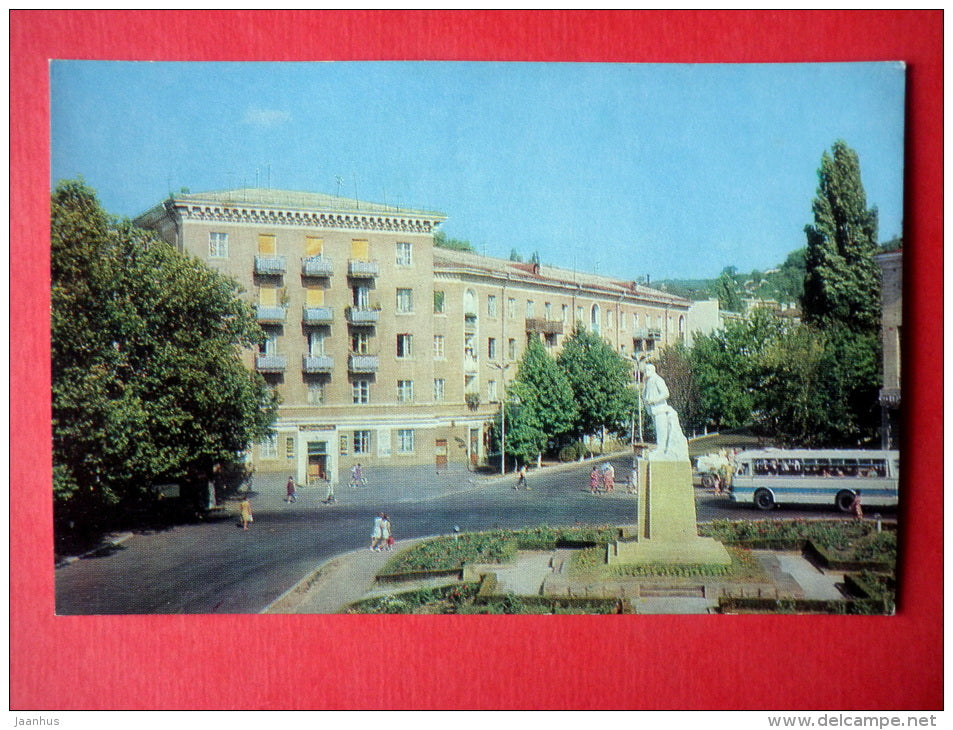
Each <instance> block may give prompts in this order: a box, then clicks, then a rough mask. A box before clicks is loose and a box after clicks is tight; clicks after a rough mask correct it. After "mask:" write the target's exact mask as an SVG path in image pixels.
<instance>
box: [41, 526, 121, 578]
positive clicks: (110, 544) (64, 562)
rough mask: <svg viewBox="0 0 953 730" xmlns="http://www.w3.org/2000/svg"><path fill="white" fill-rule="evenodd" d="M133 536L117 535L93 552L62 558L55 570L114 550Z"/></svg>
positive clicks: (55, 565) (56, 564) (88, 551)
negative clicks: (106, 550)
mask: <svg viewBox="0 0 953 730" xmlns="http://www.w3.org/2000/svg"><path fill="white" fill-rule="evenodd" d="M132 536H133V533H131V532H124V533H122V534H121V535H116V536H115V537H114V538H112V539H110V540H107V541H106V542H104V543H102V544H101V545H99V546H98V547H95V548H93V549H92V550H87V551H86V552H85V553H82V554H80V555H69V556H67V557H65V558H60V559H59V560H58V561H56V563H55V564H54V569H56V568H63V567H65V566H67V565H72V564H73V563H75V562H77V561H79V560H82V559H83V558H88V557H89V556H90V555H95V554H96V553H98V552H99V551H100V550H105V549H107V548H112V547H117V546H118V545H122V544H123V543H124V542H125V541H126V540H128V539H129V538H130V537H132Z"/></svg>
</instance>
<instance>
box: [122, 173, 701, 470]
mask: <svg viewBox="0 0 953 730" xmlns="http://www.w3.org/2000/svg"><path fill="white" fill-rule="evenodd" d="M444 219H445V217H444V216H443V215H441V214H439V213H434V212H428V211H422V210H411V209H405V208H398V207H395V206H384V205H378V204H373V203H366V202H363V201H356V200H353V199H345V198H338V197H334V196H328V195H321V194H312V193H300V192H290V191H278V190H270V189H240V190H231V191H224V192H215V193H199V194H182V195H177V196H174V197H172V198H170V199H169V200H167V201H165V202H163V203H161V204H160V205H157V206H156V207H154V208H153V209H151V210H150V211H148V212H147V213H145V214H143V215H142V216H140V217H139V219H137V223H138V224H139V225H141V226H143V227H147V228H151V229H154V230H156V231H157V232H158V233H159V235H160V236H161V237H162V238H163V239H164V240H166V241H168V242H169V243H171V244H173V245H174V246H176V248H178V249H179V250H180V251H184V252H187V253H190V254H193V255H195V256H196V257H198V258H199V259H201V260H202V261H204V262H206V263H207V264H208V265H209V266H210V267H212V268H214V269H216V270H218V271H221V272H222V273H224V274H227V275H229V276H231V277H232V278H234V279H235V280H236V281H237V282H238V283H239V284H240V285H241V286H242V288H243V289H244V291H245V296H247V297H248V299H249V301H250V302H252V303H253V304H254V305H255V306H256V309H257V313H258V320H259V322H260V324H261V326H262V328H263V329H264V330H265V332H266V334H267V336H268V339H267V342H266V343H265V344H264V345H263V346H262V347H261V348H260V351H259V352H249V353H247V355H246V357H247V362H248V366H249V367H250V368H255V369H257V370H258V371H259V372H261V373H262V375H263V376H264V377H265V379H266V381H267V382H268V383H269V384H270V386H271V387H273V388H274V389H275V390H276V391H277V393H278V394H279V396H280V399H281V406H280V409H279V415H278V421H277V423H276V426H275V429H276V435H275V436H274V437H273V438H271V439H269V440H267V441H266V442H265V443H262V444H258V445H256V446H255V447H254V448H253V449H252V453H251V454H250V455H249V456H250V459H251V460H252V461H253V463H254V466H255V468H256V469H257V470H258V471H261V472H287V473H289V474H294V475H295V476H296V478H297V479H298V480H299V481H300V482H305V481H309V482H313V481H316V480H319V479H325V478H327V479H331V480H333V481H335V482H340V481H346V480H347V476H346V475H347V474H348V472H349V471H350V469H351V467H352V466H353V465H354V464H356V463H361V464H362V465H366V466H384V465H386V466H398V465H401V464H433V465H435V466H436V467H437V468H439V467H440V466H442V465H446V464H448V463H466V462H467V461H469V462H470V463H471V464H473V465H478V464H482V463H485V462H486V460H487V456H488V453H489V449H490V440H489V434H490V425H491V424H492V423H493V420H494V417H495V416H496V414H497V413H498V412H499V409H500V403H501V401H502V399H503V398H504V397H505V392H506V385H507V383H509V382H510V381H512V379H513V377H514V376H515V374H516V370H517V364H518V361H519V359H520V358H521V357H522V353H523V349H524V348H525V346H526V342H527V338H528V337H531V336H538V337H540V339H541V340H542V341H543V343H544V344H545V345H546V346H547V347H548V348H549V349H550V351H551V352H553V353H554V354H555V353H556V352H557V351H558V350H559V349H560V347H561V345H562V342H563V340H564V338H565V337H566V336H568V335H569V334H571V332H572V329H573V327H574V326H575V323H577V322H578V323H581V324H582V325H583V326H585V327H588V328H590V329H592V330H593V331H595V332H598V333H599V334H600V335H601V336H602V337H603V338H604V339H605V340H606V341H608V342H609V343H610V344H611V345H612V346H613V348H615V349H616V351H618V352H619V353H621V354H623V355H625V356H626V357H630V356H632V355H633V354H637V353H639V352H646V351H650V350H653V349H655V348H658V347H663V346H665V345H667V344H673V343H675V342H677V341H679V340H680V339H684V338H685V337H686V336H687V327H688V318H687V317H688V308H689V304H690V302H689V301H688V300H685V299H681V298H679V297H675V296H671V295H668V294H665V293H663V292H660V291H657V290H654V289H650V288H648V287H644V286H640V285H637V284H635V283H634V282H624V281H618V280H614V279H611V278H608V277H601V276H594V275H591V274H584V273H580V272H575V271H570V270H566V269H559V268H553V267H550V266H545V265H543V266H540V265H538V264H525V263H517V262H512V261H506V260H502V259H496V258H490V257H485V256H478V255H475V254H471V253H464V252H458V251H452V250H447V249H442V248H436V247H435V246H434V244H433V234H434V232H435V231H436V229H437V227H438V226H439V225H440V224H441V223H442V222H443V221H444Z"/></svg>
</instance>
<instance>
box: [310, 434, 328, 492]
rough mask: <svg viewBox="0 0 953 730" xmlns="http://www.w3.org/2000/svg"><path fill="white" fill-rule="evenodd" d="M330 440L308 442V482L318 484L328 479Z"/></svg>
mask: <svg viewBox="0 0 953 730" xmlns="http://www.w3.org/2000/svg"><path fill="white" fill-rule="evenodd" d="M327 473H328V442H327V441H309V442H308V484H317V483H318V482H323V481H324V480H325V479H327Z"/></svg>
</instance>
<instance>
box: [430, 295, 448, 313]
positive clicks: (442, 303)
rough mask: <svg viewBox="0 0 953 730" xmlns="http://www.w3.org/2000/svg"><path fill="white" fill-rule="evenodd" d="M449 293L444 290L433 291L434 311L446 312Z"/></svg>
mask: <svg viewBox="0 0 953 730" xmlns="http://www.w3.org/2000/svg"><path fill="white" fill-rule="evenodd" d="M446 307H447V293H446V292H443V291H436V290H435V291H434V293H433V313H434V314H446V311H447V309H446Z"/></svg>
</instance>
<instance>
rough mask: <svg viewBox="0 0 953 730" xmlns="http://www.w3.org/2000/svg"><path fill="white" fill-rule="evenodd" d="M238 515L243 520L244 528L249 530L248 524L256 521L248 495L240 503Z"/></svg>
mask: <svg viewBox="0 0 953 730" xmlns="http://www.w3.org/2000/svg"><path fill="white" fill-rule="evenodd" d="M238 516H239V517H240V518H241V520H242V529H243V530H247V529H248V525H249V524H250V523H252V522H254V521H255V517H254V515H252V511H251V502H249V501H248V495H246V496H245V498H244V499H243V500H242V501H241V502H239V504H238Z"/></svg>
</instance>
